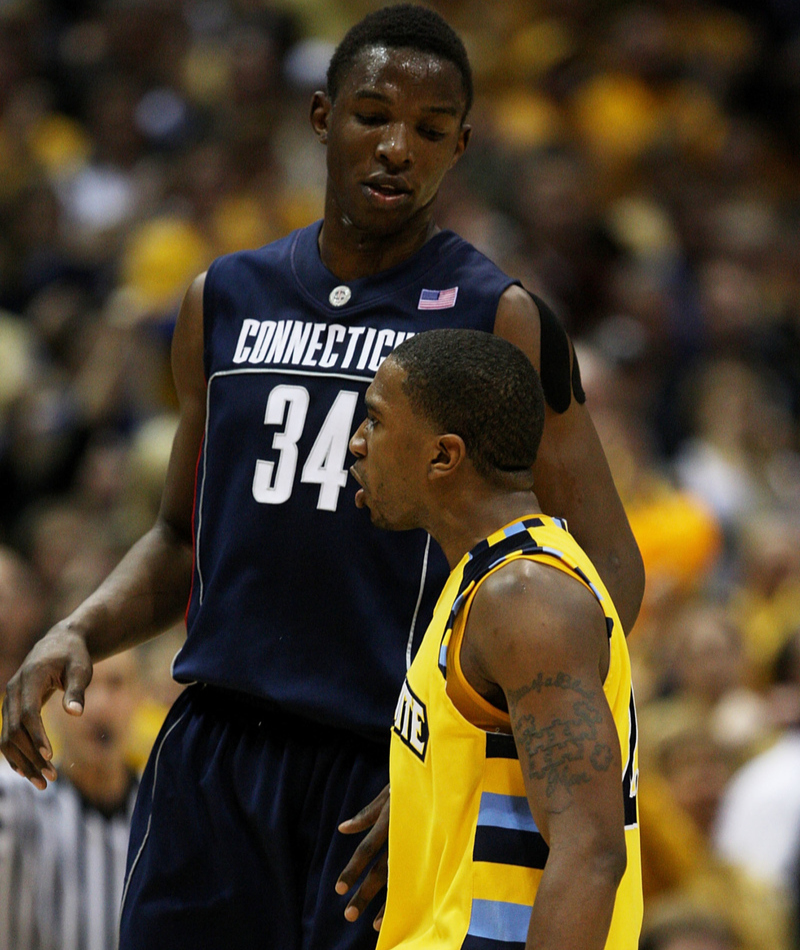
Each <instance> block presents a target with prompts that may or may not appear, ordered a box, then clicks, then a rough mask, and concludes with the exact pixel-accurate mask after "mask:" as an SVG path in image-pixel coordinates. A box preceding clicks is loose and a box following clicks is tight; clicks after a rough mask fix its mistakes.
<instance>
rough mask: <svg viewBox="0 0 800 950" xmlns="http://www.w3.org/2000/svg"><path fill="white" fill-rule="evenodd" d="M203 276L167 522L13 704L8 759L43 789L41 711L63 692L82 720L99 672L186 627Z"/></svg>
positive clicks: (182, 391) (179, 374) (78, 613)
mask: <svg viewBox="0 0 800 950" xmlns="http://www.w3.org/2000/svg"><path fill="white" fill-rule="evenodd" d="M203 280H204V278H203V276H201V277H198V278H197V279H196V280H195V282H194V283H193V284H192V286H191V287H190V289H189V291H188V292H187V294H186V297H185V299H184V302H183V305H182V307H181V311H180V314H179V317H178V322H177V326H176V329H175V335H174V337H173V344H172V368H173V375H174V378H175V385H176V389H177V392H178V398H179V400H180V420H179V424H178V429H177V432H176V435H175V439H174V442H173V446H172V453H171V456H170V462H169V467H168V471H167V478H166V483H165V487H164V492H163V495H162V500H161V508H160V511H159V514H158V518H157V520H156V523H155V524H154V526H153V527H152V528H151V529H150V531H149V532H148V533H147V534H146V535H145V536H144V537H143V538H141V540H140V541H138V542H137V543H136V544H135V545H134V546H133V547H132V548H131V550H130V551H129V552H128V553H127V554H126V555H125V557H124V558H123V559H122V561H121V562H120V563H119V565H118V566H117V567H116V568H115V569H114V571H113V572H112V573H111V574H110V575H109V576H108V578H107V579H106V580H105V581H104V582H103V583H102V584H101V585H100V587H99V588H98V589H97V590H96V591H95V592H94V593H93V594H92V595H90V596H89V597H88V598H87V599H86V600H85V601H84V602H83V603H82V604H81V605H80V606H79V607H78V608H77V609H76V610H75V611H73V613H72V614H71V615H70V616H69V617H67V618H65V619H64V620H62V621H60V622H59V623H57V624H56V625H55V626H54V627H53V628H52V629H51V630H50V631H49V632H48V633H47V634H46V635H45V636H44V637H43V638H42V639H41V640H40V641H39V642H38V643H37V644H36V645H35V646H34V648H33V650H31V652H30V654H29V655H28V656H27V658H26V659H25V662H24V663H23V664H22V666H21V667H20V669H19V670H18V671H17V673H16V674H15V675H14V677H13V678H12V679H11V681H10V682H9V684H8V688H7V691H6V696H5V700H4V702H3V731H2V738H0V749H2V751H3V753H4V755H5V756H6V758H7V759H8V761H9V763H10V764H11V766H12V767H13V768H14V769H15V770H16V771H17V772H19V773H20V774H21V775H23V776H25V778H27V779H29V780H30V781H31V782H32V783H33V784H34V785H35V786H36V787H37V788H44V787H45V786H46V784H47V780H50V781H52V780H53V779H54V778H55V777H56V776H55V770H54V769H53V766H52V765H51V763H50V759H51V757H52V748H51V746H50V742H49V740H48V738H47V735H46V733H45V730H44V726H43V724H42V718H41V710H42V707H43V706H44V704H45V703H46V702H47V700H48V699H49V698H50V697H51V696H52V695H53V693H54V692H56V691H58V690H62V691H63V693H64V696H63V704H64V708H65V709H66V710H67V712H70V713H72V714H73V715H80V713H81V712H82V710H83V704H84V691H85V689H86V687H87V686H88V685H89V682H90V680H91V678H92V663H93V661H97V660H100V659H103V658H104V657H107V656H110V655H111V654H113V653H118V652H120V651H121V650H125V649H128V648H129V647H132V646H134V645H135V644H137V643H141V642H143V641H144V640H147V639H149V638H150V637H152V636H155V635H156V634H158V633H160V632H161V631H162V630H164V629H166V628H167V627H169V626H171V625H172V624H174V623H176V622H177V621H178V620H179V619H180V617H181V615H182V613H183V610H184V609H185V606H186V601H187V599H188V596H189V589H190V584H191V575H192V499H193V494H194V477H195V468H196V464H197V457H198V453H199V451H200V445H201V441H202V437H203V429H204V425H205V377H204V373H203Z"/></svg>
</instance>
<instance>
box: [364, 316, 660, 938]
mask: <svg viewBox="0 0 800 950" xmlns="http://www.w3.org/2000/svg"><path fill="white" fill-rule="evenodd" d="M366 405H367V412H368V418H367V419H366V420H365V421H364V422H363V423H362V424H361V426H360V427H359V429H358V431H357V432H356V434H355V435H354V436H353V439H352V441H351V443H350V448H351V451H352V452H353V454H354V455H355V456H356V462H355V464H354V465H353V467H352V469H351V471H352V473H353V475H354V476H355V478H356V480H357V481H358V482H359V484H360V485H361V489H360V490H359V492H358V493H357V495H356V504H357V505H358V506H359V507H364V506H366V507H368V508H369V510H370V515H371V518H372V521H373V523H374V524H375V525H377V526H379V527H382V528H389V529H394V530H403V529H409V528H424V529H426V530H427V531H428V532H429V533H430V534H431V535H432V536H433V537H434V538H435V539H436V540H437V541H438V542H439V544H440V545H441V547H442V549H443V550H444V553H445V555H446V557H447V559H448V562H449V564H450V568H451V572H452V573H451V575H450V579H449V581H448V582H447V584H446V586H445V588H444V591H443V592H442V595H441V597H440V599H439V603H438V605H437V608H436V611H435V613H434V616H433V619H432V621H431V624H430V626H429V627H428V630H427V632H426V634H425V637H424V640H423V642H422V645H421V646H420V648H419V651H418V653H417V656H416V658H415V659H414V662H413V663H412V665H411V667H410V669H409V670H408V675H407V678H406V681H405V683H404V685H403V689H402V692H401V695H400V697H399V700H398V703H397V709H396V713H395V717H394V723H393V733H392V748H391V764H390V786H391V812H390V819H389V880H388V896H387V904H386V910H385V915H384V918H383V922H382V925H381V930H380V937H379V942H378V950H394V948H402V950H461V948H464V950H517V948H519V950H522V948H525V950H534V948H536V950H602V948H608V950H636V947H637V945H638V938H639V930H640V924H641V916H642V888H641V871H640V859H639V835H638V826H637V810H636V789H637V780H638V772H637V742H636V713H635V707H634V703H633V694H632V688H631V677H630V661H629V657H628V652H627V647H626V645H625V637H624V633H623V631H622V629H621V625H620V623H619V618H618V616H617V612H616V610H615V608H614V606H613V604H612V603H611V601H610V598H609V596H608V593H607V591H606V590H605V588H604V586H603V584H602V582H601V581H600V578H599V576H598V574H597V571H596V570H595V569H594V567H593V566H592V564H591V562H590V561H589V559H588V558H587V557H586V555H585V554H584V552H583V551H582V550H581V549H580V547H579V546H578V545H577V543H576V542H575V541H574V540H573V539H572V537H571V536H570V535H569V534H568V532H567V531H566V526H565V525H564V523H563V522H561V521H560V520H558V519H556V518H550V517H547V516H545V515H543V514H542V513H541V511H540V509H539V506H538V503H537V500H536V496H535V495H534V494H533V484H532V476H531V466H532V464H533V462H534V460H535V457H536V452H537V449H538V445H539V440H540V437H541V431H542V425H543V419H544V401H543V396H542V391H541V385H540V383H539V379H538V376H537V375H536V371H535V370H534V369H533V367H532V366H531V364H530V362H529V361H528V359H527V358H526V357H525V356H524V354H523V353H522V352H521V351H520V350H518V349H517V348H516V347H514V346H513V345H512V344H510V343H508V342H507V341H505V340H503V339H501V338H499V337H496V336H493V335H491V334H487V333H480V332H477V331H469V330H435V331H430V332H426V333H422V334H419V335H417V336H416V337H413V338H411V339H410V340H408V341H406V342H404V343H403V344H402V345H401V346H399V347H398V348H397V349H396V350H395V351H394V352H393V353H392V354H391V356H389V357H388V358H387V359H386V361H385V362H384V363H383V364H382V366H381V368H380V370H379V371H378V373H377V375H376V377H375V379H374V381H373V383H372V385H371V386H370V387H369V390H368V391H367V399H366Z"/></svg>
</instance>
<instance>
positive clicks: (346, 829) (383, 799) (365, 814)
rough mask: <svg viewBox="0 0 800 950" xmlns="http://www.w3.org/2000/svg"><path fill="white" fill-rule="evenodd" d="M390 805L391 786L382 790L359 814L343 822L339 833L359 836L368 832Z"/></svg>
mask: <svg viewBox="0 0 800 950" xmlns="http://www.w3.org/2000/svg"><path fill="white" fill-rule="evenodd" d="M388 805H389V786H388V785H386V786H384V788H382V789H381V791H380V792H378V794H377V795H376V796H375V798H373V799H372V801H371V802H370V803H369V804H368V805H365V806H364V807H363V808H362V809H361V811H360V812H358V814H356V815H353V817H352V818H348V819H347V821H343V822H342V823H341V824H340V825H339V831H341V832H342V834H345V835H352V834H357V833H358V832H359V831H366V829H367V828H371V827H372V826H373V825H374V824H375V823H376V822H377V821H378V820H379V818H380V816H381V814H382V813H383V811H384V809H386V808H388Z"/></svg>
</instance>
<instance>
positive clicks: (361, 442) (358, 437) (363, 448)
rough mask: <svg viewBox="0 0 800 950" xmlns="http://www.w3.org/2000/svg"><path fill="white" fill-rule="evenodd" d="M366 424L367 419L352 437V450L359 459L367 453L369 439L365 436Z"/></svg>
mask: <svg viewBox="0 0 800 950" xmlns="http://www.w3.org/2000/svg"><path fill="white" fill-rule="evenodd" d="M366 424H367V420H366V419H365V420H364V421H363V422H362V423H361V425H360V426H359V427H358V428H357V429H356V431H355V432H354V433H353V437H352V438H351V439H350V451H351V452H352V453H353V455H355V457H356V458H359V459H361V458H364V456H365V455H366V454H367V440H366V439H365V438H364V428H365V426H366Z"/></svg>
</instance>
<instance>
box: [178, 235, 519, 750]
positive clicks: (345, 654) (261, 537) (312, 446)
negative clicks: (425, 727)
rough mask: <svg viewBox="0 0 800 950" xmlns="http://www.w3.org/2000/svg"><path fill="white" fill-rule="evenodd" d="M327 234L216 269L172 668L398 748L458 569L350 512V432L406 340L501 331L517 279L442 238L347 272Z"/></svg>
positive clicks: (417, 537) (407, 535) (416, 537)
mask: <svg viewBox="0 0 800 950" xmlns="http://www.w3.org/2000/svg"><path fill="white" fill-rule="evenodd" d="M320 228H321V223H320V222H317V223H316V224H315V225H312V226H310V227H308V228H305V229H302V230H300V231H296V232H294V233H293V234H291V235H289V236H288V237H286V238H284V239H283V240H280V241H277V242H275V243H273V244H269V245H267V246H266V247H263V248H261V249H259V250H255V251H245V252H239V253H236V254H230V255H227V256H225V257H222V258H219V259H218V260H216V261H215V262H214V263H213V264H212V265H211V267H210V268H209V271H208V275H207V277H206V282H205V292H204V332H205V371H206V378H207V383H208V397H207V418H206V431H205V438H204V442H203V447H202V452H201V456H200V459H199V463H198V471H197V486H196V499H195V513H194V533H195V537H194V547H195V552H194V553H195V563H194V581H193V586H192V593H191V598H190V602H189V609H188V613H187V626H188V638H187V641H186V644H185V646H184V647H183V649H182V650H181V652H180V653H179V654H178V656H177V657H176V660H175V663H174V667H173V671H174V674H175V677H176V679H178V680H179V681H181V682H190V681H200V682H205V683H211V684H214V685H217V686H223V687H228V688H231V689H236V690H240V691H243V692H246V693H248V694H251V695H253V696H256V697H260V698H263V699H265V700H268V701H272V702H274V703H276V704H278V705H279V706H280V707H281V708H282V709H284V710H285V711H287V712H290V713H295V714H298V715H302V716H305V717H308V718H310V719H314V720H317V721H321V722H325V723H327V724H329V725H333V726H338V727H341V728H346V729H349V730H352V731H355V732H359V733H362V734H365V735H368V736H374V737H383V738H385V739H386V740H387V741H388V736H389V725H390V723H391V718H392V711H393V709H394V704H395V700H396V698H397V694H398V692H399V689H400V686H401V684H402V681H403V677H404V675H405V671H406V666H407V662H408V659H409V658H410V656H411V654H412V653H413V651H414V648H415V646H416V642H417V641H418V640H419V639H420V638H421V636H422V634H423V633H424V631H425V628H426V626H427V624H428V621H429V619H430V616H431V614H432V611H433V607H434V604H435V601H436V598H437V597H438V595H439V592H440V590H441V588H442V586H443V584H444V581H445V579H446V578H447V574H448V569H447V564H446V562H445V559H444V557H443V555H442V553H441V551H440V550H439V549H438V547H437V545H436V544H435V542H433V541H431V540H430V539H429V538H428V536H427V535H426V534H425V533H424V532H422V531H414V532H386V531H381V530H379V529H377V528H374V527H373V526H372V524H371V522H370V520H369V513H368V511H366V510H359V509H357V508H356V507H355V504H354V497H355V492H356V488H357V486H356V484H355V482H354V481H353V479H352V476H350V475H349V472H348V469H349V466H350V464H351V463H352V457H350V455H349V452H348V442H349V440H350V438H351V436H352V434H353V432H354V431H355V430H356V428H357V427H358V425H359V423H360V422H361V420H362V419H363V417H364V414H365V411H364V393H365V391H366V389H367V386H368V385H369V383H370V381H371V380H372V378H373V376H374V375H375V373H376V371H377V369H378V367H379V366H380V364H381V362H382V360H383V359H385V357H386V356H387V355H388V354H389V353H391V351H392V349H393V348H394V347H395V346H397V345H399V344H400V343H401V342H402V341H403V340H404V339H406V338H407V337H409V336H412V335H413V334H415V333H419V332H421V331H424V330H428V329H436V328H441V327H459V328H472V329H478V330H485V331H488V332H492V330H493V328H494V319H495V313H496V311H497V305H498V301H499V298H500V296H501V294H502V293H503V292H504V291H505V290H506V289H507V288H508V286H509V285H510V284H512V283H513V281H512V280H511V279H510V278H509V277H507V276H506V275H505V274H503V273H502V272H501V271H500V270H499V269H498V268H497V267H496V266H495V265H494V264H493V263H492V262H491V261H489V260H488V259H487V258H486V257H485V256H484V255H482V254H481V253H479V252H478V251H477V250H476V249H475V248H473V247H472V246H471V245H470V244H468V243H467V242H465V241H463V240H462V239H461V238H459V237H458V236H457V235H456V234H454V233H452V232H450V231H441V232H439V233H438V234H436V235H435V236H434V237H433V238H431V240H430V241H428V242H427V244H425V246H424V247H423V248H421V249H420V250H419V251H418V252H417V253H416V254H415V255H414V256H413V257H411V258H410V259H409V260H407V261H405V262H403V263H401V264H399V265H397V266H396V267H394V268H391V269H390V270H387V271H384V272H382V273H380V274H376V275H374V276H371V277H367V278H362V279H359V280H354V281H349V282H342V281H340V280H338V279H337V278H336V277H335V276H334V275H333V274H332V273H331V272H330V271H328V270H327V268H326V267H325V266H324V265H323V264H322V261H321V259H320V255H319V248H318V243H317V241H318V237H319V233H320ZM415 636H416V641H415Z"/></svg>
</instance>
